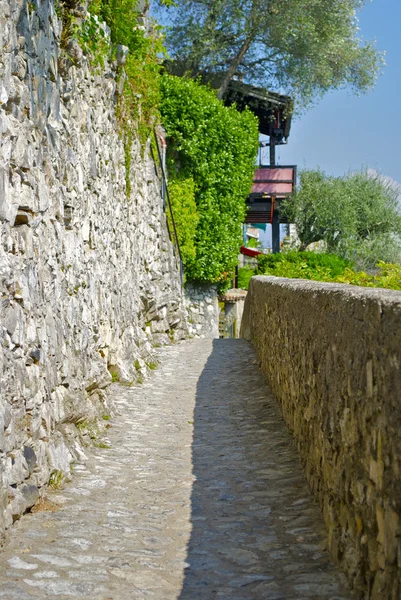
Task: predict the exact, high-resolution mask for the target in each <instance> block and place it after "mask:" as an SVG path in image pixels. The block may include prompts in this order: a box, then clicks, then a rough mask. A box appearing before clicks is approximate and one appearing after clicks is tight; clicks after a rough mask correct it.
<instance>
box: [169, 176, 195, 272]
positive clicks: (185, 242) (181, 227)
mask: <svg viewBox="0 0 401 600" xmlns="http://www.w3.org/2000/svg"><path fill="white" fill-rule="evenodd" d="M168 189H169V195H170V202H171V207H172V211H173V215H174V221H175V225H176V229H177V235H178V242H179V244H180V250H181V257H182V262H183V265H184V268H186V266H187V265H188V264H189V263H190V261H191V260H192V261H193V260H195V258H196V247H195V234H196V226H197V225H198V223H199V213H198V209H197V207H196V201H195V189H196V188H195V182H194V180H193V178H192V177H187V178H183V177H180V176H179V175H178V176H177V178H176V179H171V180H170V182H169V186H168ZM167 218H168V222H169V227H170V230H171V229H172V228H173V223H172V222H171V215H170V212H169V211H167Z"/></svg>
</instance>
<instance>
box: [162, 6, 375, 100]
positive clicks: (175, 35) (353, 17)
mask: <svg viewBox="0 0 401 600" xmlns="http://www.w3.org/2000/svg"><path fill="white" fill-rule="evenodd" d="M365 2H366V0H286V1H285V2H284V1H283V0H180V1H179V2H178V3H177V5H176V7H175V9H171V10H172V12H171V13H170V15H169V17H168V20H167V21H166V22H167V23H168V24H169V26H168V27H167V36H166V42H167V47H168V49H169V52H170V56H171V58H172V60H173V65H174V72H175V74H177V75H183V74H185V73H186V74H189V75H190V76H192V77H197V76H198V75H202V76H203V77H204V78H206V79H208V80H214V82H215V84H216V86H217V87H219V97H223V95H224V92H225V90H226V87H227V85H228V83H229V81H230V80H231V79H232V78H233V77H238V78H241V79H244V81H245V82H248V83H253V84H260V85H265V86H267V87H270V88H272V89H273V88H274V89H282V90H285V91H286V92H288V93H290V94H292V95H293V96H294V97H298V98H300V99H301V100H302V104H303V105H306V104H308V103H309V102H310V101H311V100H312V99H313V98H314V97H315V96H316V95H321V94H323V93H324V92H326V91H328V90H330V89H335V88H339V87H342V86H345V85H347V86H351V87H352V88H354V89H355V90H356V91H366V90H368V89H370V88H371V87H372V86H373V85H374V83H375V81H376V78H377V76H378V74H379V71H380V68H381V65H382V64H383V55H382V54H381V53H379V52H378V51H377V50H376V48H375V44H374V42H371V41H363V40H362V39H361V37H360V35H359V28H358V19H357V13H358V11H359V10H360V9H361V8H362V7H363V5H364V4H365Z"/></svg>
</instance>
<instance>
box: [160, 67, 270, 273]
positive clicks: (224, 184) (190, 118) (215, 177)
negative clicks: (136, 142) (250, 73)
mask: <svg viewBox="0 0 401 600" xmlns="http://www.w3.org/2000/svg"><path fill="white" fill-rule="evenodd" d="M161 91H162V101H161V105H160V112H161V115H162V122H163V124H164V127H165V128H166V132H167V136H168V157H167V158H168V170H169V177H170V182H174V181H176V180H177V179H179V180H189V179H192V180H193V182H194V186H195V188H194V189H195V195H194V197H195V202H196V207H197V213H198V215H199V221H198V223H197V225H196V230H195V231H194V235H193V233H192V232H193V222H191V232H187V233H188V235H187V239H189V238H190V237H192V239H193V243H194V246H195V254H193V253H192V254H190V255H188V256H186V277H187V279H189V280H192V281H200V282H220V283H223V282H225V281H229V279H230V278H231V277H232V274H233V270H234V268H235V266H236V264H237V260H238V252H239V248H240V246H241V243H242V240H241V224H242V223H243V221H244V216H245V199H246V197H247V195H248V194H249V191H250V189H251V186H252V180H253V174H254V170H255V157H256V155H257V149H258V122H257V119H256V117H255V116H254V115H253V114H252V113H251V112H250V111H249V110H245V111H244V112H242V113H241V112H239V111H238V110H236V108H235V107H229V108H228V107H225V106H224V104H223V103H222V102H221V101H220V100H218V99H217V97H216V93H215V92H214V91H213V90H211V89H209V88H208V87H205V86H202V85H201V84H200V83H199V82H194V81H192V80H190V79H186V78H179V77H173V76H169V75H164V76H163V77H162V80H161ZM170 185H171V184H170Z"/></svg>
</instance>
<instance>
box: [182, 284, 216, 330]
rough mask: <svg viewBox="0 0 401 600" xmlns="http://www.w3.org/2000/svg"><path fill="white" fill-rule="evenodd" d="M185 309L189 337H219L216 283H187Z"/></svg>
mask: <svg viewBox="0 0 401 600" xmlns="http://www.w3.org/2000/svg"><path fill="white" fill-rule="evenodd" d="M185 309H186V316H187V326H188V333H189V335H190V336H191V337H202V338H218V337H219V312H220V311H219V300H218V294H217V286H216V285H213V284H212V285H208V284H193V283H187V284H186V286H185Z"/></svg>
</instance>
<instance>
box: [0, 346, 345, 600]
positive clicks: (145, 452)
mask: <svg viewBox="0 0 401 600" xmlns="http://www.w3.org/2000/svg"><path fill="white" fill-rule="evenodd" d="M114 392H115V396H116V403H117V405H118V407H119V412H120V416H118V417H116V418H114V419H113V420H112V422H111V423H112V427H111V428H110V429H109V432H110V434H109V440H110V444H111V448H110V449H107V448H104V449H101V448H99V449H95V450H93V451H91V453H90V459H89V460H88V462H87V463H86V464H85V465H77V466H76V467H75V476H74V479H73V482H72V483H71V484H69V485H68V486H66V488H65V489H64V490H62V491H61V492H57V493H54V494H52V495H51V500H52V501H53V502H54V503H56V504H58V505H60V508H59V509H58V510H56V511H55V512H38V513H35V514H31V515H27V516H25V517H24V518H22V519H21V520H20V521H19V522H18V523H16V525H15V527H14V530H13V532H12V535H11V540H10V542H9V544H8V545H7V547H6V548H5V550H4V551H2V552H0V598H7V600H13V599H17V600H32V599H38V598H40V599H42V598H55V599H58V600H62V599H64V598H65V599H67V598H80V599H83V598H84V599H86V600H133V599H136V598H140V599H143V600H147V599H148V598H149V599H152V600H170V599H171V600H173V599H174V600H197V599H202V600H209V599H210V600H212V599H227V600H245V599H251V598H252V599H261V600H281V599H283V600H284V599H285V600H303V599H305V600H310V599H311V598H316V599H322V598H324V599H331V600H345V599H350V598H351V595H350V594H349V592H347V591H346V586H345V585H344V579H343V576H342V575H340V574H339V573H338V571H336V569H335V568H334V567H333V566H332V563H331V561H330V558H329V556H328V554H327V552H325V551H324V547H323V540H324V533H323V530H322V520H321V517H320V513H319V510H318V508H317V507H316V506H315V505H314V503H313V502H312V500H311V499H310V496H309V494H308V490H307V487H306V484H305V482H304V479H303V476H302V473H301V467H300V464H299V460H298V458H297V456H296V453H295V450H294V447H293V445H292V443H291V439H290V437H289V434H288V432H287V430H286V428H285V426H284V425H283V422H282V420H281V417H280V415H279V412H278V410H277V408H276V405H275V403H274V400H273V399H272V398H271V396H270V395H269V392H268V391H267V389H266V385H265V383H264V380H263V378H262V376H261V375H260V373H259V372H258V370H257V365H256V361H255V358H254V354H253V351H252V349H251V348H250V346H249V345H248V344H247V343H246V342H244V341H242V340H214V341H210V340H198V341H193V342H185V343H183V344H180V345H178V346H173V347H171V348H167V349H165V350H163V351H162V352H161V365H160V367H159V368H158V369H157V371H155V372H154V374H152V377H151V378H150V380H148V381H147V382H146V383H145V384H143V385H142V386H138V387H135V388H122V387H119V386H114Z"/></svg>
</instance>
